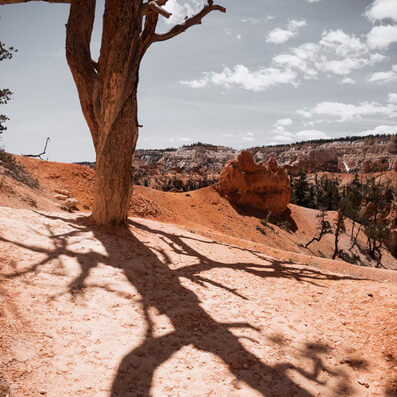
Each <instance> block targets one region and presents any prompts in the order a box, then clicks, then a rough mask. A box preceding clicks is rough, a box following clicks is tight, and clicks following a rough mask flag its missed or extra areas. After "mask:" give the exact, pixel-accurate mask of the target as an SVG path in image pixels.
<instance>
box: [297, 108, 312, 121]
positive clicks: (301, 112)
mask: <svg viewBox="0 0 397 397" xmlns="http://www.w3.org/2000/svg"><path fill="white" fill-rule="evenodd" d="M296 114H298V115H299V116H302V117H304V118H306V119H309V118H311V117H312V114H311V113H310V112H309V111H307V110H304V109H299V110H297V111H296Z"/></svg>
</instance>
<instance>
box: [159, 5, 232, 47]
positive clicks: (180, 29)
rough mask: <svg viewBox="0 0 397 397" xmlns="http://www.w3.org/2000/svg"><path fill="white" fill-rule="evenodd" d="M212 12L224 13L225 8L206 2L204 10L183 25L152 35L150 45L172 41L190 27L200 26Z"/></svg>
mask: <svg viewBox="0 0 397 397" xmlns="http://www.w3.org/2000/svg"><path fill="white" fill-rule="evenodd" d="M212 11H220V12H226V8H225V7H222V6H219V5H216V4H215V5H214V2H213V0H208V4H207V5H206V6H204V8H203V9H202V10H201V11H200V12H199V13H197V14H196V15H193V16H192V17H190V18H187V19H186V21H185V22H184V23H182V24H179V25H175V26H174V27H173V28H172V29H171V30H170V31H168V32H167V33H163V34H154V35H153V38H152V43H155V42H157V41H164V40H169V39H172V38H173V37H175V36H177V35H179V34H181V33H183V32H185V31H186V30H187V29H189V28H190V27H192V26H194V25H200V24H201V21H202V19H203V18H204V17H205V16H206V15H208V14H209V13H210V12H212Z"/></svg>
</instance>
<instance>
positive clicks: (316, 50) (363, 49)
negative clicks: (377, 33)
mask: <svg viewBox="0 0 397 397" xmlns="http://www.w3.org/2000/svg"><path fill="white" fill-rule="evenodd" d="M384 58H385V56H383V55H382V54H379V53H377V52H371V51H370V49H369V48H368V46H367V44H366V42H365V41H362V40H361V39H360V38H359V37H357V36H355V35H348V34H346V33H345V32H343V31H342V30H339V29H338V30H330V31H324V32H323V33H322V37H321V39H320V41H319V42H318V43H317V44H316V43H304V44H302V45H300V46H299V47H296V48H292V49H291V50H290V51H289V52H288V53H284V54H280V55H277V56H275V57H274V58H273V64H275V65H277V66H278V67H284V68H289V69H292V70H297V71H299V72H301V73H302V74H303V78H304V79H306V80H309V79H317V78H318V74H319V73H320V72H321V73H330V74H335V75H339V76H347V75H349V74H350V73H352V72H353V71H354V70H357V69H361V68H363V67H365V66H368V65H374V64H375V63H378V62H381V61H382V60H383V59H384Z"/></svg>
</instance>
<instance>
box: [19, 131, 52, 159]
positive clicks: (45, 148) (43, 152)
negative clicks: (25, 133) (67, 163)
mask: <svg viewBox="0 0 397 397" xmlns="http://www.w3.org/2000/svg"><path fill="white" fill-rule="evenodd" d="M49 141H50V137H49V136H48V137H47V139H46V140H45V146H44V149H43V151H42V152H41V153H40V154H23V155H22V156H24V157H36V158H39V159H40V160H43V159H42V158H41V156H42V155H43V154H45V153H46V151H47V145H48V142H49Z"/></svg>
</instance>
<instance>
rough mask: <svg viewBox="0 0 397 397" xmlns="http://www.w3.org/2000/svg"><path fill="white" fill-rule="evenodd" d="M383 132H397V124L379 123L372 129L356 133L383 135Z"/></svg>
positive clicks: (390, 133)
mask: <svg viewBox="0 0 397 397" xmlns="http://www.w3.org/2000/svg"><path fill="white" fill-rule="evenodd" d="M383 134H388V135H392V134H397V125H378V126H377V127H375V128H374V129H372V130H367V131H361V132H358V133H356V134H355V135H360V136H365V135H383Z"/></svg>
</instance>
